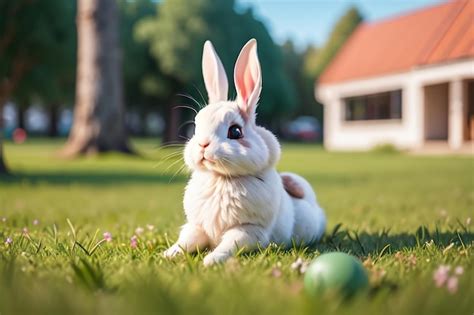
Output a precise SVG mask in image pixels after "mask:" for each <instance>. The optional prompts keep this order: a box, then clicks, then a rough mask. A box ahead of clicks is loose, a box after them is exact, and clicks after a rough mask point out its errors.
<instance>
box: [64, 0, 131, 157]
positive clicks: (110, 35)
mask: <svg viewBox="0 0 474 315" xmlns="http://www.w3.org/2000/svg"><path fill="white" fill-rule="evenodd" d="M118 18H119V13H118V7H117V3H116V1H115V0H101V1H96V0H78V13H77V24H78V25H77V29H78V54H77V55H78V56H77V57H78V64H77V78H76V104H75V108H74V123H73V127H72V130H71V133H70V135H69V139H68V141H67V143H66V145H65V147H64V148H63V150H62V152H61V153H62V154H63V155H64V156H76V155H80V154H90V153H97V152H103V151H111V150H114V151H121V152H125V153H131V149H130V147H129V144H128V139H127V136H126V132H125V124H124V119H125V107H124V103H123V87H122V84H123V82H122V72H121V51H120V47H119V24H118Z"/></svg>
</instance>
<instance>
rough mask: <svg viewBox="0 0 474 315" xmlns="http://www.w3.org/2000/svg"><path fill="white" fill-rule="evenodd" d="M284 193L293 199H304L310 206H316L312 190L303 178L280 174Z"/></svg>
mask: <svg viewBox="0 0 474 315" xmlns="http://www.w3.org/2000/svg"><path fill="white" fill-rule="evenodd" d="M280 175H281V179H282V181H283V186H284V187H285V190H286V192H287V193H288V194H289V195H290V196H291V197H293V198H297V199H304V200H306V201H307V202H309V203H310V204H311V205H317V201H316V194H315V193H314V190H313V188H312V187H311V185H310V184H309V183H308V181H307V180H306V179H304V178H303V177H301V176H299V175H297V174H294V173H280Z"/></svg>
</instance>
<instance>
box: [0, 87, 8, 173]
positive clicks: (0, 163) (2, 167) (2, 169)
mask: <svg viewBox="0 0 474 315" xmlns="http://www.w3.org/2000/svg"><path fill="white" fill-rule="evenodd" d="M1 98H2V97H1V96H0V175H1V174H8V169H7V165H6V164H5V161H4V160H3V104H4V102H3V101H2V100H1Z"/></svg>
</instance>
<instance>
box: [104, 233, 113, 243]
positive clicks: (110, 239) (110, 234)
mask: <svg viewBox="0 0 474 315" xmlns="http://www.w3.org/2000/svg"><path fill="white" fill-rule="evenodd" d="M103 235H104V240H106V241H107V242H112V233H110V232H105V233H104V234H103Z"/></svg>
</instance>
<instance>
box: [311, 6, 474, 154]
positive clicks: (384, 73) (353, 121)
mask: <svg viewBox="0 0 474 315" xmlns="http://www.w3.org/2000/svg"><path fill="white" fill-rule="evenodd" d="M315 94H316V98H317V99H318V100H319V101H320V102H321V103H323V104H324V122H325V124H324V125H325V126H324V144H325V146H326V147H327V148H328V149H329V150H366V149H370V148H373V147H374V146H377V145H383V144H392V145H394V146H396V147H398V148H400V149H422V148H424V147H428V146H429V145H433V144H436V145H443V146H444V147H445V148H446V149H449V150H460V149H464V150H465V149H466V147H467V148H468V150H472V143H473V142H472V141H473V139H474V1H469V0H467V1H465V0H463V1H452V2H448V3H445V4H441V5H437V6H434V7H429V8H426V9H423V10H419V11H415V12H413V13H410V14H407V15H403V16H398V17H395V18H391V19H388V20H383V21H380V22H376V23H362V24H361V25H360V26H358V27H357V29H356V30H355V31H354V32H353V34H352V35H351V36H350V38H349V39H348V40H347V42H346V43H345V44H344V46H343V47H342V48H341V49H340V51H339V52H338V54H337V55H336V57H335V58H334V59H333V61H332V62H331V63H330V64H329V66H328V67H327V68H326V69H325V71H324V72H323V74H322V75H321V77H320V79H319V81H318V84H317V87H316V91H315Z"/></svg>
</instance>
